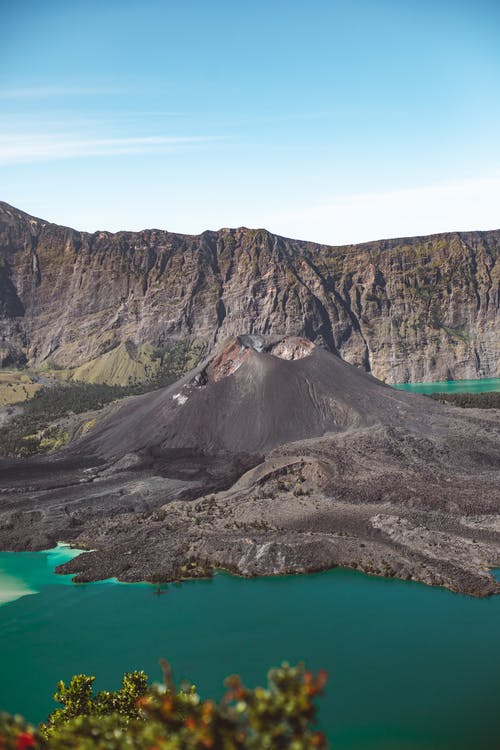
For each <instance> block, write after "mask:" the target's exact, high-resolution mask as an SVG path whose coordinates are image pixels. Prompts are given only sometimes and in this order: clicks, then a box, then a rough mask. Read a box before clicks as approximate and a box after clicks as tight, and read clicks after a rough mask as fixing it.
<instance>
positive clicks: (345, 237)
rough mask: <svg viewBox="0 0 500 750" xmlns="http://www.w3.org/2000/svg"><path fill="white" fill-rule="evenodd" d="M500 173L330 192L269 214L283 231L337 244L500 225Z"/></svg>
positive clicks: (270, 221)
mask: <svg viewBox="0 0 500 750" xmlns="http://www.w3.org/2000/svg"><path fill="white" fill-rule="evenodd" d="M499 204H500V175H492V176H485V177H481V178H471V179H466V180H459V181H455V182H448V183H443V184H435V185H425V186H419V187H413V188H405V189H401V190H390V191H380V192H370V193H366V192H363V193H357V194H346V195H333V196H326V197H325V198H324V199H323V200H321V201H318V204H317V205H315V206H307V207H303V208H301V207H297V208H296V210H293V211H291V210H290V211H288V210H287V211H282V212H281V211H280V212H277V213H275V214H273V215H268V216H267V217H264V221H265V222H266V226H269V227H271V228H272V229H273V230H274V231H276V232H277V233H279V234H286V235H287V236H291V237H302V238H305V239H312V240H316V241H317V242H323V243H325V244H331V245H346V244H350V243H353V242H365V241H370V240H375V239H379V238H387V237H408V236H419V235H426V234H437V233H439V232H450V231H455V230H456V231H467V230H474V229H496V228H498V227H500V213H499V210H498V206H499Z"/></svg>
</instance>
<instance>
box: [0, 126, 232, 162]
mask: <svg viewBox="0 0 500 750" xmlns="http://www.w3.org/2000/svg"><path fill="white" fill-rule="evenodd" d="M224 139H225V137H224V136H213V135H210V136H208V135H199V136H198V135H197V136H137V137H128V138H78V137H73V136H68V135H65V134H58V133H50V134H40V135H38V134H22V135H16V134H7V135H0V164H19V163H27V162H36V161H52V160H55V159H77V158H85V157H99V156H100V157H103V156H123V155H127V154H153V153H168V152H171V151H178V150H181V149H185V148H189V147H193V146H196V145H200V144H208V143H212V142H215V141H221V140H224Z"/></svg>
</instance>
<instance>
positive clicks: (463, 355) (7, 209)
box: [0, 203, 500, 383]
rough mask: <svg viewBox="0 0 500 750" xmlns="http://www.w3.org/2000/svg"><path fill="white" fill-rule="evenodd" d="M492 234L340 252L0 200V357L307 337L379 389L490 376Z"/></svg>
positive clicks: (33, 359) (495, 351)
mask: <svg viewBox="0 0 500 750" xmlns="http://www.w3.org/2000/svg"><path fill="white" fill-rule="evenodd" d="M499 284H500V231H491V232H454V233H449V234H441V235H434V236H430V237H413V238H410V239H392V240H381V241H377V242H371V243H365V244H363V245H351V246H346V247H328V246H324V245H318V244H313V243H309V242H302V241H298V240H291V239H286V238H284V237H279V236H276V235H273V234H271V233H269V232H267V231H266V230H264V229H258V230H251V229H245V228H239V229H221V230H219V231H217V232H215V231H207V232H204V233H203V234H201V235H198V236H190V235H181V234H172V233H169V232H165V231H160V230H155V229H152V230H145V231H142V232H135V233H133V232H118V233H116V234H112V233H110V232H95V233H94V234H88V233H85V232H77V231H75V230H73V229H69V228H66V227H62V226H58V225H55V224H50V223H48V222H46V221H43V220H41V219H36V218H33V217H31V216H29V215H27V214H25V213H23V212H22V211H19V210H17V209H14V208H12V207H11V206H9V205H7V204H5V203H0V354H1V356H2V361H4V362H5V363H7V364H9V363H10V364H12V363H13V362H16V361H19V362H22V361H26V360H27V361H28V362H30V363H31V364H36V365H38V364H41V363H44V362H47V361H52V362H53V363H54V364H56V365H58V366H61V367H76V366H79V365H82V364H84V363H85V362H88V361H89V360H93V359H94V358H96V357H99V356H100V355H102V354H103V353H105V352H108V351H110V350H112V349H113V348H115V347H117V346H119V345H120V344H123V343H124V342H126V341H130V342H132V344H134V345H137V346H140V345H143V344H148V345H153V346H154V347H167V348H168V347H169V346H171V345H172V344H173V343H175V342H178V341H179V340H183V339H189V340H192V341H196V342H206V351H207V353H208V351H211V350H212V349H213V347H214V346H215V345H216V344H218V343H220V342H223V341H225V340H226V339H228V338H231V337H234V336H235V335H237V334H238V332H240V331H241V330H247V331H249V332H250V333H258V334H280V335H283V334H289V335H295V336H305V337H307V338H308V339H310V340H312V341H314V342H316V343H319V344H321V345H323V346H325V347H326V348H328V349H330V350H331V351H335V352H338V353H339V354H340V355H341V356H342V357H343V358H344V359H345V360H347V361H348V362H350V363H352V364H355V365H357V366H359V367H362V368H364V369H365V370H366V371H368V372H371V373H372V374H374V375H375V376H376V377H378V378H380V379H382V380H385V381H387V382H392V383H394V382H404V381H413V380H415V381H422V380H443V379H448V378H456V379H459V378H469V377H470V378H475V377H485V376H498V375H499V373H500V358H499V347H500V344H499V336H498V331H499V330H500V298H499Z"/></svg>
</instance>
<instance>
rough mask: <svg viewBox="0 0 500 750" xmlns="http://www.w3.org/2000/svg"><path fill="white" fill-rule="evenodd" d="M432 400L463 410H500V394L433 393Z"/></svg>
mask: <svg viewBox="0 0 500 750" xmlns="http://www.w3.org/2000/svg"><path fill="white" fill-rule="evenodd" d="M431 398H433V399H435V400H436V401H441V402H443V403H448V404H453V406H460V407H462V408H463V409H500V393H499V392H498V391H492V392H491V393H432V394H431Z"/></svg>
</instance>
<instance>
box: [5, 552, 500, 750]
mask: <svg viewBox="0 0 500 750" xmlns="http://www.w3.org/2000/svg"><path fill="white" fill-rule="evenodd" d="M70 554H71V553H70ZM64 555H65V551H64V550H61V549H59V550H58V551H57V553H0V570H2V571H3V574H1V575H0V591H1V590H2V589H3V580H4V576H8V577H9V581H10V584H9V585H11V584H12V578H15V579H16V581H17V584H16V590H17V591H18V592H19V590H20V588H21V587H25V589H26V590H27V591H37V592H38V593H34V594H33V593H32V594H31V595H26V596H22V597H20V598H17V599H15V600H13V601H10V602H9V603H6V604H4V605H3V606H1V607H0V665H1V674H2V677H1V680H0V708H2V709H4V710H8V711H10V712H20V713H22V714H24V715H25V716H27V717H28V718H29V719H31V720H33V721H39V720H41V719H43V718H44V717H45V716H46V714H47V713H48V712H49V711H50V710H51V709H52V708H53V707H55V704H54V703H53V701H52V699H51V696H52V693H53V691H54V689H55V684H56V682H57V680H58V679H61V678H62V679H65V680H67V679H68V678H69V677H70V676H71V675H72V674H74V673H75V672H86V673H90V674H95V675H97V678H98V679H97V681H96V682H97V686H98V687H99V688H107V687H115V686H117V685H118V682H119V677H120V675H121V674H122V673H123V671H124V670H128V669H139V668H144V669H145V670H146V671H147V672H148V674H149V675H150V677H151V678H152V679H159V678H160V672H159V668H158V657H160V656H164V657H166V658H168V659H169V660H170V662H171V663H172V666H173V668H174V673H175V676H176V678H177V679H178V680H182V679H183V678H191V679H193V680H195V681H196V683H197V685H198V688H199V690H200V691H201V693H202V695H204V696H219V695H220V694H221V692H222V682H223V678H224V677H225V676H226V675H228V674H230V673H232V672H239V673H240V674H241V675H242V676H243V678H244V680H245V681H246V682H247V684H249V685H256V684H262V682H263V681H264V679H265V674H266V670H267V669H268V668H269V667H270V666H274V665H276V664H279V663H280V662H281V661H282V660H283V659H287V660H289V661H290V662H296V661H299V660H305V661H306V663H307V665H308V666H309V667H311V668H313V669H319V668H326V669H327V670H328V671H329V673H330V679H329V684H328V689H327V695H326V697H325V698H323V699H322V702H321V711H320V719H321V725H322V728H323V729H325V730H326V731H327V732H328V735H329V737H330V739H331V742H332V747H333V748H335V749H336V750H348V749H349V750H354V749H355V750H375V749H376V750H392V748H394V750H396V748H397V750H462V749H463V750H465V749H466V748H467V750H470V749H471V748H474V749H475V750H498V747H499V746H500V712H499V711H498V688H499V686H498V675H499V673H500V649H499V648H498V633H499V626H500V597H494V598H492V599H486V600H484V599H483V600H480V599H473V598H469V597H464V596H460V595H457V594H452V593H450V592H449V591H446V590H444V589H437V588H431V587H427V586H424V585H421V584H416V583H411V582H402V581H395V580H387V579H381V578H374V577H370V576H366V575H363V574H361V573H356V572H353V571H348V570H333V571H329V572H326V573H320V574H315V575H311V576H301V577H280V578H256V579H251V580H244V579H240V578H234V577H231V576H229V575H226V574H219V575H217V576H216V577H215V578H214V579H213V580H211V581H194V582H190V583H185V584H178V585H170V586H168V587H167V588H166V593H165V594H164V595H162V596H157V595H156V594H155V589H154V587H151V586H149V585H147V584H138V585H127V584H118V583H116V582H113V581H108V582H104V583H97V584H79V585H76V584H72V583H71V581H70V579H69V577H67V576H64V577H62V576H56V575H53V574H52V573H51V572H50V569H51V566H52V565H53V564H54V562H56V557H57V562H61V561H62V559H63V558H64Z"/></svg>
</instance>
